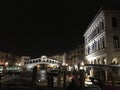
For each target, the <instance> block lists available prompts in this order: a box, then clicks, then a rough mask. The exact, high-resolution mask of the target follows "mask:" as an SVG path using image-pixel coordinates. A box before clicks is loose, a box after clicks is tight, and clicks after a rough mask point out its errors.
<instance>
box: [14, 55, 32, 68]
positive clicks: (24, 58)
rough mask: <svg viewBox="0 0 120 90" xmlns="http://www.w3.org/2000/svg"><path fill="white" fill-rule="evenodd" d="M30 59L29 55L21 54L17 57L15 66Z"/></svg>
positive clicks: (21, 64)
mask: <svg viewBox="0 0 120 90" xmlns="http://www.w3.org/2000/svg"><path fill="white" fill-rule="evenodd" d="M30 59H31V57H30V56H21V57H20V59H17V61H16V66H23V65H24V63H25V62H26V61H28V60H30Z"/></svg>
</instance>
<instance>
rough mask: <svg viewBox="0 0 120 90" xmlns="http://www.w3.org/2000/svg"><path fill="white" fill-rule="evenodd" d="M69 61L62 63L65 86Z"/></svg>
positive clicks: (64, 85) (64, 84)
mask: <svg viewBox="0 0 120 90" xmlns="http://www.w3.org/2000/svg"><path fill="white" fill-rule="evenodd" d="M67 66H68V64H67V63H62V70H63V87H66V76H67Z"/></svg>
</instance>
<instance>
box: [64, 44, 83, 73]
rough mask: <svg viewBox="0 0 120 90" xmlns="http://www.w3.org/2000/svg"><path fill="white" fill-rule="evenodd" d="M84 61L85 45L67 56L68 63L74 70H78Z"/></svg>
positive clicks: (72, 50)
mask: <svg viewBox="0 0 120 90" xmlns="http://www.w3.org/2000/svg"><path fill="white" fill-rule="evenodd" d="M83 60H84V45H79V46H78V47H76V48H74V49H71V50H69V51H68V52H67V54H66V62H67V63H68V65H69V66H70V67H69V68H71V69H72V70H73V69H74V70H77V71H78V69H79V68H78V67H79V65H80V63H81V62H82V61H83Z"/></svg>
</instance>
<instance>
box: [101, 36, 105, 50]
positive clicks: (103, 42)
mask: <svg viewBox="0 0 120 90" xmlns="http://www.w3.org/2000/svg"><path fill="white" fill-rule="evenodd" d="M102 44H103V45H102V46H103V48H105V38H104V37H103V38H102Z"/></svg>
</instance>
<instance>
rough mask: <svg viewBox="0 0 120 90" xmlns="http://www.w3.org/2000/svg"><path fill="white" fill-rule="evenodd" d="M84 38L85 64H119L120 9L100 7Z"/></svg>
mask: <svg viewBox="0 0 120 90" xmlns="http://www.w3.org/2000/svg"><path fill="white" fill-rule="evenodd" d="M84 38H85V60H86V62H87V64H102V65H110V64H120V9H111V8H105V7H102V8H101V9H100V10H99V11H98V13H97V14H96V16H95V17H94V19H93V20H92V22H91V23H90V24H89V26H88V28H87V30H86V32H85V33H84Z"/></svg>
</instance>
